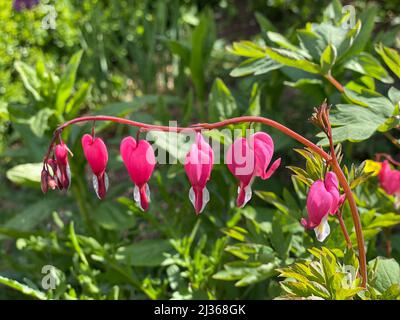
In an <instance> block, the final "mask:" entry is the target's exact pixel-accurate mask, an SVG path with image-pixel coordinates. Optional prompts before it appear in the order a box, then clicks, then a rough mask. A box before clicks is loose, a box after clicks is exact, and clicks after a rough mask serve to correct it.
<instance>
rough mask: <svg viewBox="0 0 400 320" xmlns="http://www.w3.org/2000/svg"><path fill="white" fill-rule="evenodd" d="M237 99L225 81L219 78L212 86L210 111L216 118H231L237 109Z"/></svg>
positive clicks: (213, 117)
mask: <svg viewBox="0 0 400 320" xmlns="http://www.w3.org/2000/svg"><path fill="white" fill-rule="evenodd" d="M236 108H237V107H236V101H235V98H234V97H233V96H232V94H231V92H230V91H229V89H228V87H227V86H226V85H225V83H224V82H223V81H222V80H221V79H220V78H217V79H215V81H214V84H213V86H212V88H211V93H210V98H209V112H210V115H211V117H212V119H213V120H214V119H215V120H217V119H218V120H225V119H228V118H231V117H232V116H233V115H234V113H235V111H236Z"/></svg>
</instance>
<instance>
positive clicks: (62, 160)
mask: <svg viewBox="0 0 400 320" xmlns="http://www.w3.org/2000/svg"><path fill="white" fill-rule="evenodd" d="M68 152H70V151H69V149H68V147H67V146H66V145H65V143H64V142H62V141H61V143H60V144H58V145H56V147H55V150H54V155H55V158H56V159H55V160H56V161H55V164H56V166H54V164H53V166H54V168H55V169H56V172H55V174H56V177H57V179H58V188H59V189H68V188H69V186H70V185H71V170H70V167H69V163H68Z"/></svg>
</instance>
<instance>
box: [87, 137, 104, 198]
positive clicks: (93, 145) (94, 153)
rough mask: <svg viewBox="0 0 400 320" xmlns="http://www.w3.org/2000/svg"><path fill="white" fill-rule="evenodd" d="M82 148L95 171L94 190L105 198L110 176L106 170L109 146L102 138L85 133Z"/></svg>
mask: <svg viewBox="0 0 400 320" xmlns="http://www.w3.org/2000/svg"><path fill="white" fill-rule="evenodd" d="M82 148H83V153H84V154H85V158H86V160H87V161H88V162H89V165H90V167H91V169H92V172H93V187H94V190H95V191H96V194H97V196H98V197H99V198H100V199H104V198H105V196H106V192H107V189H108V176H107V173H106V172H105V171H106V167H107V162H108V152H107V147H106V145H105V144H104V141H103V140H102V139H101V138H94V137H93V136H92V135H90V134H85V135H84V136H83V137H82Z"/></svg>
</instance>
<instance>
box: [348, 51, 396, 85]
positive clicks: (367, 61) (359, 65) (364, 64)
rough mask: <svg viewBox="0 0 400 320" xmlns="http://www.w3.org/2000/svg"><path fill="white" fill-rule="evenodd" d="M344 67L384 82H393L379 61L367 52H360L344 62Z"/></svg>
mask: <svg viewBox="0 0 400 320" xmlns="http://www.w3.org/2000/svg"><path fill="white" fill-rule="evenodd" d="M345 68H346V69H349V70H353V71H355V72H359V73H361V74H364V75H367V76H370V77H373V78H375V79H378V80H380V81H382V82H384V83H392V82H393V78H392V77H390V76H389V74H388V73H387V71H386V70H385V68H383V67H382V65H381V64H380V63H379V61H378V60H377V59H375V58H374V57H373V56H372V55H371V54H369V53H367V52H362V53H360V54H359V55H358V56H355V57H354V58H352V59H351V60H349V61H348V62H346V64H345Z"/></svg>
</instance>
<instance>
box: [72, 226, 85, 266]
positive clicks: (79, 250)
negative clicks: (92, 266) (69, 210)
mask: <svg viewBox="0 0 400 320" xmlns="http://www.w3.org/2000/svg"><path fill="white" fill-rule="evenodd" d="M69 238H70V240H71V243H72V246H73V248H74V249H75V251H76V253H77V254H78V255H79V258H80V259H81V260H82V262H83V263H84V264H85V265H86V266H88V265H89V263H88V261H87V259H86V256H85V254H84V252H83V251H82V248H81V246H80V245H79V241H78V238H77V236H76V233H75V228H74V222H73V221H71V223H70V225H69Z"/></svg>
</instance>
